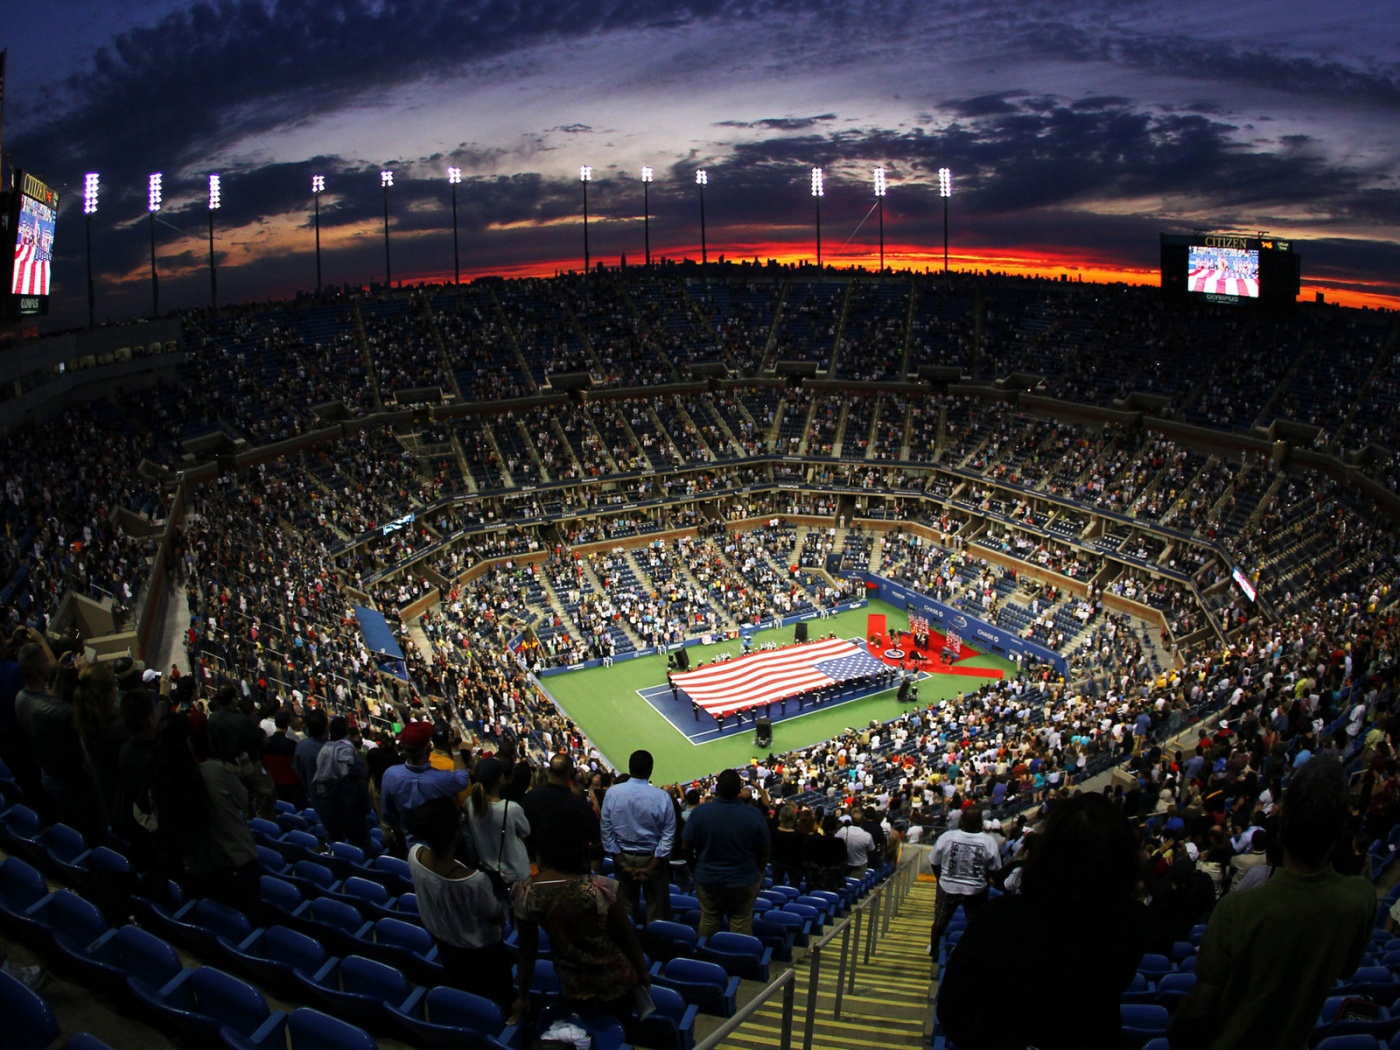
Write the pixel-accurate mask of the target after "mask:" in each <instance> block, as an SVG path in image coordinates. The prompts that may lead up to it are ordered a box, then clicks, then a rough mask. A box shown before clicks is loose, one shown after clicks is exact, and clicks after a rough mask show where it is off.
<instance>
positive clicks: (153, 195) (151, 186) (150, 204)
mask: <svg viewBox="0 0 1400 1050" xmlns="http://www.w3.org/2000/svg"><path fill="white" fill-rule="evenodd" d="M161 179H162V176H161V173H160V172H158V171H156V172H152V173H151V175H150V177H149V178H147V179H146V210H147V211H149V212H158V211H160V184H161Z"/></svg>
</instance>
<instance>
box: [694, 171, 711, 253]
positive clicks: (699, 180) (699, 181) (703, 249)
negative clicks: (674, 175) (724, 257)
mask: <svg viewBox="0 0 1400 1050" xmlns="http://www.w3.org/2000/svg"><path fill="white" fill-rule="evenodd" d="M709 183H710V173H709V172H708V171H706V170H705V169H704V168H699V169H697V170H696V172H695V185H697V186H699V187H700V265H701V266H709V264H710V252H709V249H708V247H707V246H706V244H705V187H706V186H708V185H709Z"/></svg>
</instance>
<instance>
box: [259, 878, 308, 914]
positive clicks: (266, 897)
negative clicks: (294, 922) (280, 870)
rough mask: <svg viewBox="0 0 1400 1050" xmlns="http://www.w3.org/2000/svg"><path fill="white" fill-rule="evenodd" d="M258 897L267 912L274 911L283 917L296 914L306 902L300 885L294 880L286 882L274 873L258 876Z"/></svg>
mask: <svg viewBox="0 0 1400 1050" xmlns="http://www.w3.org/2000/svg"><path fill="white" fill-rule="evenodd" d="M258 897H259V899H260V900H261V901H262V904H263V908H264V909H266V910H267V912H269V913H275V914H276V915H277V916H278V917H280V918H283V919H290V918H291V917H292V916H294V915H296V913H297V912H298V911H300V910H301V906H302V905H303V904H304V903H305V902H306V898H305V897H303V896H302V892H301V887H300V886H298V885H297V884H296V883H294V882H288V881H287V880H286V879H279V878H277V877H276V876H275V875H261V876H259V877H258Z"/></svg>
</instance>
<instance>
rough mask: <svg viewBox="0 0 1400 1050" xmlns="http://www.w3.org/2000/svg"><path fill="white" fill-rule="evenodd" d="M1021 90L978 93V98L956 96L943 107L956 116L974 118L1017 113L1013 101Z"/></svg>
mask: <svg viewBox="0 0 1400 1050" xmlns="http://www.w3.org/2000/svg"><path fill="white" fill-rule="evenodd" d="M1017 94H1020V92H1012V93H1011V94H1009V95H1008V94H996V95H978V96H977V97H976V98H954V99H949V100H948V101H947V102H945V103H943V108H944V109H946V110H948V111H949V112H950V113H952V114H953V115H954V116H956V117H965V118H967V119H974V118H977V117H990V116H993V115H995V114H997V113H1015V112H1016V103H1015V102H1013V101H1011V99H1012V98H1014V97H1015V96H1016V95H1017Z"/></svg>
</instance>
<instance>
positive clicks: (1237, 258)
mask: <svg viewBox="0 0 1400 1050" xmlns="http://www.w3.org/2000/svg"><path fill="white" fill-rule="evenodd" d="M1186 290H1187V291H1189V292H1193V293H1195V294H1197V295H1207V296H1231V297H1234V298H1241V299H1258V298H1259V249H1258V248H1215V247H1210V246H1208V245H1204V244H1193V245H1191V247H1190V252H1189V254H1188V255H1187V258H1186Z"/></svg>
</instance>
